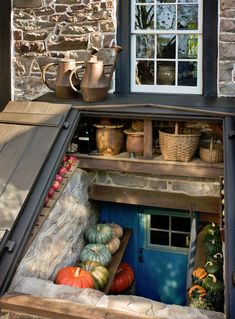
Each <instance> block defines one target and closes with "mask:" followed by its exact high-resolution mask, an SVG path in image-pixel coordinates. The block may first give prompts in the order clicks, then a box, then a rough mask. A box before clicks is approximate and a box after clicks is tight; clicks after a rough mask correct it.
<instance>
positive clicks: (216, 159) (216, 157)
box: [199, 138, 223, 163]
mask: <svg viewBox="0 0 235 319" xmlns="http://www.w3.org/2000/svg"><path fill="white" fill-rule="evenodd" d="M199 155H200V159H201V160H203V161H204V162H207V163H221V162H223V145H222V144H217V143H215V142H214V141H213V138H211V140H210V143H208V144H206V145H202V146H200V150H199Z"/></svg>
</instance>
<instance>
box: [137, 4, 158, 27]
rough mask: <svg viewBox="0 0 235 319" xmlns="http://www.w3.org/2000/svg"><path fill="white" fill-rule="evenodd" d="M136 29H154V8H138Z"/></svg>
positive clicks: (147, 6) (146, 6) (144, 6)
mask: <svg viewBox="0 0 235 319" xmlns="http://www.w3.org/2000/svg"><path fill="white" fill-rule="evenodd" d="M135 28H136V29H137V30H147V29H153V28H154V7H153V6H149V5H143V6H136V10H135Z"/></svg>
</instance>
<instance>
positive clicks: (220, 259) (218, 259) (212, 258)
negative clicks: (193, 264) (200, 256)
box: [206, 253, 224, 266]
mask: <svg viewBox="0 0 235 319" xmlns="http://www.w3.org/2000/svg"><path fill="white" fill-rule="evenodd" d="M208 261H211V262H213V263H217V264H220V265H221V266H222V265H223V263H224V259H223V255H222V253H217V254H215V255H213V256H206V262H208Z"/></svg>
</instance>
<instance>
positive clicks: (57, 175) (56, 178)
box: [55, 174, 63, 183]
mask: <svg viewBox="0 0 235 319" xmlns="http://www.w3.org/2000/svg"><path fill="white" fill-rule="evenodd" d="M55 180H56V181H58V182H59V183H62V181H63V176H62V175H60V174H56V176H55Z"/></svg>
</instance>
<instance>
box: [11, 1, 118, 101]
mask: <svg viewBox="0 0 235 319" xmlns="http://www.w3.org/2000/svg"><path fill="white" fill-rule="evenodd" d="M115 15H116V9H115V2H114V1H113V0H107V1H106V0H14V1H13V50H14V51H13V80H14V88H15V89H14V94H13V96H14V99H15V100H25V99H29V100H32V99H34V98H36V97H37V96H40V95H42V94H44V93H46V92H47V91H48V90H49V89H48V88H47V87H46V85H45V84H44V83H43V81H42V79H41V69H40V66H42V65H45V64H47V63H49V62H56V61H57V60H58V59H59V58H61V57H64V53H65V52H66V51H69V58H75V59H76V60H80V61H81V60H82V61H84V60H85V59H87V58H88V56H89V54H90V48H91V47H92V46H95V47H97V48H98V49H99V50H100V53H99V55H100V56H99V58H104V61H105V62H106V63H110V61H111V60H112V52H111V49H109V47H110V46H112V45H114V44H115V37H116V26H115V21H116V19H115ZM52 75H53V74H52ZM52 75H51V76H52Z"/></svg>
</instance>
